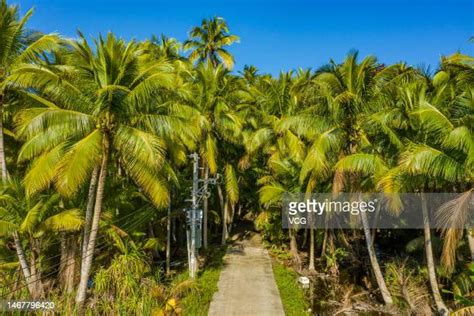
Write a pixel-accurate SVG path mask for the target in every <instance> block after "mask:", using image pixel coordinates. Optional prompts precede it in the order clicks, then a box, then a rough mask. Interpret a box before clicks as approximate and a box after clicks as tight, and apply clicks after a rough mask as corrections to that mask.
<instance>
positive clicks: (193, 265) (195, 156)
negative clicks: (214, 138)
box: [189, 153, 199, 279]
mask: <svg viewBox="0 0 474 316" xmlns="http://www.w3.org/2000/svg"><path fill="white" fill-rule="evenodd" d="M193 159H194V162H193V192H192V203H193V206H192V209H191V249H190V262H189V276H190V277H191V278H192V279H194V278H195V277H196V271H197V258H196V212H197V208H198V207H197V206H198V205H197V203H198V200H197V195H198V190H199V187H198V185H199V174H198V171H199V156H198V154H197V153H194V154H193Z"/></svg>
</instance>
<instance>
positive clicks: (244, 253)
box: [209, 235, 285, 316]
mask: <svg viewBox="0 0 474 316" xmlns="http://www.w3.org/2000/svg"><path fill="white" fill-rule="evenodd" d="M217 286H218V288H219V289H218V291H217V292H216V293H215V294H214V297H213V298H212V302H211V306H210V308H209V315H211V316H224V315H225V316H229V315H258V316H265V315H269V316H270V315H271V316H278V315H285V313H284V311H283V305H282V303H281V299H280V293H279V292H278V288H277V285H276V283H275V279H274V277H273V270H272V263H271V261H270V257H269V256H268V254H267V252H266V251H265V250H264V249H263V247H262V244H261V240H260V236H258V235H253V237H252V238H249V239H246V240H244V241H242V242H237V243H236V244H234V246H233V247H232V248H231V249H229V250H228V252H227V254H226V256H225V257H224V268H223V270H222V272H221V275H220V278H219V282H218V283H217Z"/></svg>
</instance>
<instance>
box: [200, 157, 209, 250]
mask: <svg viewBox="0 0 474 316" xmlns="http://www.w3.org/2000/svg"><path fill="white" fill-rule="evenodd" d="M203 164H204V185H203V190H204V198H203V201H202V213H203V214H202V246H203V247H204V249H207V233H208V232H207V215H208V214H207V213H208V208H209V205H208V204H209V201H208V197H207V190H208V186H209V184H208V183H207V182H208V180H209V166H208V165H207V162H206V160H203Z"/></svg>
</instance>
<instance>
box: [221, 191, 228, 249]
mask: <svg viewBox="0 0 474 316" xmlns="http://www.w3.org/2000/svg"><path fill="white" fill-rule="evenodd" d="M228 208H229V203H228V200H227V198H226V199H225V202H224V209H223V210H222V240H221V244H222V245H225V243H226V241H227V237H228V236H229V231H228V230H227V212H228Z"/></svg>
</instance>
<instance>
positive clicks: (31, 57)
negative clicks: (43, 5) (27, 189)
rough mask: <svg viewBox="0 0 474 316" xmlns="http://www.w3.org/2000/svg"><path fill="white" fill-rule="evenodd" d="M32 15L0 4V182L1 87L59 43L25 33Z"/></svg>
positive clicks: (1, 161)
mask: <svg viewBox="0 0 474 316" xmlns="http://www.w3.org/2000/svg"><path fill="white" fill-rule="evenodd" d="M32 14H33V9H30V10H28V11H27V12H26V13H25V15H24V16H23V17H21V18H20V15H19V8H18V6H16V5H8V4H7V1H6V0H1V1H0V168H1V176H2V180H3V181H5V179H6V178H7V174H8V172H7V164H6V158H5V147H4V131H3V129H4V126H3V125H4V122H3V111H4V110H5V107H6V106H7V105H8V103H9V101H11V100H10V99H9V96H8V90H7V87H6V85H5V78H7V77H8V76H9V75H10V74H11V73H12V71H14V70H15V69H16V68H17V67H20V66H21V65H22V64H23V63H31V62H35V61H37V60H38V59H39V58H40V56H41V54H42V53H44V52H46V51H50V50H52V49H53V48H55V47H56V46H57V44H58V41H59V37H58V36H57V35H56V34H48V35H41V34H38V33H34V32H28V30H27V29H26V23H27V22H28V20H29V19H30V17H31V16H32Z"/></svg>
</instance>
